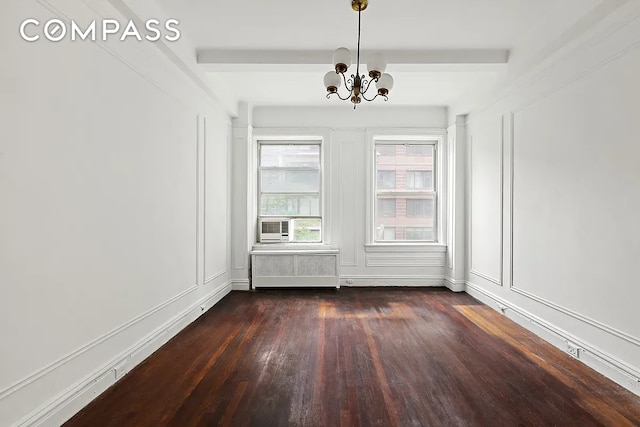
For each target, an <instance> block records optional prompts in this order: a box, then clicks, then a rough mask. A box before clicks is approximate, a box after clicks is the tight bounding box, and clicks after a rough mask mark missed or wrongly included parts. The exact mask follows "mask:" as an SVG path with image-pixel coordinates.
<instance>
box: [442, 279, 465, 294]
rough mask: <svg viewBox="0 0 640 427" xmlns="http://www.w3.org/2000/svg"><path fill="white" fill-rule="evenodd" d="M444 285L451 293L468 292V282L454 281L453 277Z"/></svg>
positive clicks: (446, 280) (445, 281)
mask: <svg viewBox="0 0 640 427" xmlns="http://www.w3.org/2000/svg"><path fill="white" fill-rule="evenodd" d="M444 285H445V286H446V287H447V289H449V290H450V291H451V292H464V291H466V290H467V282H466V280H455V279H452V278H451V277H447V278H446V279H445V280H444Z"/></svg>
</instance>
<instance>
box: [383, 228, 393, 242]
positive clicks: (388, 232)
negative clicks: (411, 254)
mask: <svg viewBox="0 0 640 427" xmlns="http://www.w3.org/2000/svg"><path fill="white" fill-rule="evenodd" d="M382 240H396V229H395V228H393V227H385V228H384V231H383V234H382Z"/></svg>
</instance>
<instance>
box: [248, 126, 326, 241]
mask: <svg viewBox="0 0 640 427" xmlns="http://www.w3.org/2000/svg"><path fill="white" fill-rule="evenodd" d="M255 145H256V149H255V153H256V157H255V159H256V160H255V169H254V173H255V176H256V179H255V181H254V182H255V185H256V187H255V188H256V198H255V200H256V209H255V220H256V223H257V224H259V222H260V219H263V218H267V219H268V218H282V219H285V218H286V219H289V220H290V221H291V220H298V219H320V240H313V241H293V240H290V241H288V242H282V243H284V244H291V245H320V244H324V243H326V237H325V236H326V235H327V232H326V215H325V208H326V207H325V202H326V194H325V187H326V183H325V173H324V160H325V156H326V153H325V144H324V138H319V137H295V138H289V137H273V138H271V137H257V138H255ZM265 145H271V146H274V145H279V146H283V145H289V146H290V145H304V146H314V145H315V146H318V155H319V157H320V159H319V160H320V161H319V167H318V169H315V168H307V167H289V168H285V167H283V168H278V167H269V166H267V167H264V168H263V167H262V165H261V149H262V147H263V146H265ZM263 170H272V171H273V170H281V171H288V170H292V171H296V170H309V171H310V170H313V171H315V170H318V174H319V191H318V192H304V191H300V192H292V193H288V194H291V195H294V196H295V195H298V196H300V195H302V196H303V195H315V194H318V212H319V214H318V215H317V216H314V215H262V214H261V212H260V211H261V206H262V205H261V203H262V196H263V194H267V195H268V194H282V193H273V192H266V193H263V192H262V173H261V172H262V171H263ZM294 229H295V228H294V227H292V228H291V229H290V233H294ZM282 243H281V244H282ZM254 244H258V245H259V244H260V236H259V230H257V234H256V236H255V243H254ZM270 245H273V243H271V244H270Z"/></svg>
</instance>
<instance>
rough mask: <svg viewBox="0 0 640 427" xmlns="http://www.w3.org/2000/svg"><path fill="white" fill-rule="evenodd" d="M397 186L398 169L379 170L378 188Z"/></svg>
mask: <svg viewBox="0 0 640 427" xmlns="http://www.w3.org/2000/svg"><path fill="white" fill-rule="evenodd" d="M395 188H396V171H393V170H379V171H378V189H379V190H393V189H395Z"/></svg>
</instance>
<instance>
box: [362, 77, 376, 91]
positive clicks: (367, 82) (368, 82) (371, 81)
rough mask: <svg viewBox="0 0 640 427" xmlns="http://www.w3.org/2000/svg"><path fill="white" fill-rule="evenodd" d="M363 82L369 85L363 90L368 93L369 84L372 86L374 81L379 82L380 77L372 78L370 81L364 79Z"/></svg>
mask: <svg viewBox="0 0 640 427" xmlns="http://www.w3.org/2000/svg"><path fill="white" fill-rule="evenodd" d="M362 82H363V85H365V84H366V85H367V86H366V87H365V88H364V90H363V91H362V93H366V92H367V91H368V90H369V86H371V83H373V82H376V83H377V82H378V79H371V80H369V81H367V80H363V81H362Z"/></svg>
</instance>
